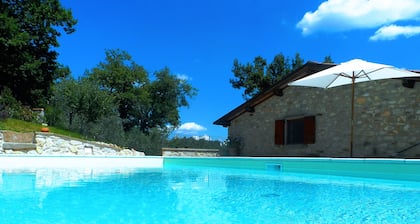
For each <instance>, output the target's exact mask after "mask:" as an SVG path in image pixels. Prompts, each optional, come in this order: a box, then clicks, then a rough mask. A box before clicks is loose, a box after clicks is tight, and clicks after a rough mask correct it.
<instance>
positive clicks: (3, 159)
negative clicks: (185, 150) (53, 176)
mask: <svg viewBox="0 0 420 224" xmlns="http://www.w3.org/2000/svg"><path fill="white" fill-rule="evenodd" d="M32 168H163V157H160V156H147V157H146V156H71V155H68V156H61V155H60V156H56V155H7V154H0V169H32Z"/></svg>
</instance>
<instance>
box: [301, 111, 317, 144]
mask: <svg viewBox="0 0 420 224" xmlns="http://www.w3.org/2000/svg"><path fill="white" fill-rule="evenodd" d="M303 122H304V126H303V143H304V144H314V143H315V116H310V117H304V118H303Z"/></svg>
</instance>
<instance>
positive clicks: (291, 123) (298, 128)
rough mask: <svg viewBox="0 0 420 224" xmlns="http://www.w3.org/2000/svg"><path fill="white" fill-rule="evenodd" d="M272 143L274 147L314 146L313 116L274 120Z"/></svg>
mask: <svg viewBox="0 0 420 224" xmlns="http://www.w3.org/2000/svg"><path fill="white" fill-rule="evenodd" d="M274 143H275V144H276V145H291V144H314V143H315V116H309V117H301V118H294V119H285V120H276V122H275V128H274Z"/></svg>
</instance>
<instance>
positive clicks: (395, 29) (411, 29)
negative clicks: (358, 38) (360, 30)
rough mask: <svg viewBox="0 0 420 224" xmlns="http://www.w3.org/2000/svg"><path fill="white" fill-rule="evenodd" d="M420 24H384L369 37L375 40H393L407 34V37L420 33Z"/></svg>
mask: <svg viewBox="0 0 420 224" xmlns="http://www.w3.org/2000/svg"><path fill="white" fill-rule="evenodd" d="M419 34H420V26H396V25H390V26H384V27H381V28H380V29H379V30H378V31H376V32H375V35H373V36H371V37H370V38H369V39H370V40H373V41H377V40H393V39H396V38H397V37H398V36H405V37H406V38H409V37H412V36H415V35H419Z"/></svg>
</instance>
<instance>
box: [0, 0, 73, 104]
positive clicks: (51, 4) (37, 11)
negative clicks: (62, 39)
mask: <svg viewBox="0 0 420 224" xmlns="http://www.w3.org/2000/svg"><path fill="white" fill-rule="evenodd" d="M0 21H2V22H1V23H0V89H5V88H9V89H10V90H11V91H12V95H13V97H14V98H15V99H17V100H18V101H20V102H21V103H22V104H24V105H29V106H43V105H44V103H45V102H46V100H47V99H48V96H49V94H50V86H51V84H52V83H53V81H54V80H55V79H57V78H59V77H64V76H66V75H67V74H68V73H69V69H68V68H65V67H62V66H61V65H60V64H59V63H57V55H58V54H57V52H56V51H55V50H54V48H56V47H58V46H59V43H58V41H57V37H59V36H60V35H61V33H62V32H60V30H59V29H60V28H62V29H63V31H64V33H66V34H70V33H72V32H73V31H74V28H73V26H74V25H75V24H76V20H75V19H74V18H73V17H72V14H71V11H70V10H67V9H64V8H63V7H62V6H61V4H60V2H59V1H58V0H43V1H17V0H2V3H1V4H0Z"/></svg>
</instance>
